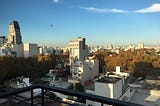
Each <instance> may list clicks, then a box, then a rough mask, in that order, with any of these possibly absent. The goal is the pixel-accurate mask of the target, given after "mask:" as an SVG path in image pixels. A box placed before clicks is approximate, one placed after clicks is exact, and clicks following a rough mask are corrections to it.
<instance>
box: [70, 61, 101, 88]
mask: <svg viewBox="0 0 160 106" xmlns="http://www.w3.org/2000/svg"><path fill="white" fill-rule="evenodd" d="M71 73H72V78H73V79H75V80H79V81H80V82H81V84H82V85H84V84H85V82H86V81H87V80H91V79H94V77H95V76H97V75H98V74H99V61H98V60H88V59H87V60H84V61H83V62H82V61H75V63H73V67H72V68H71Z"/></svg>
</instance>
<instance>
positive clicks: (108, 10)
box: [81, 7, 127, 13]
mask: <svg viewBox="0 0 160 106" xmlns="http://www.w3.org/2000/svg"><path fill="white" fill-rule="evenodd" d="M81 9H84V10H86V11H88V12H95V13H127V11H124V10H121V9H107V8H95V7H81Z"/></svg>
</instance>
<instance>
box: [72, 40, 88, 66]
mask: <svg viewBox="0 0 160 106" xmlns="http://www.w3.org/2000/svg"><path fill="white" fill-rule="evenodd" d="M85 43H86V42H85V38H81V37H79V38H76V39H74V40H73V41H70V43H69V49H70V50H69V52H70V56H69V58H70V63H72V62H73V61H83V60H84V59H85V57H88V45H86V44H85Z"/></svg>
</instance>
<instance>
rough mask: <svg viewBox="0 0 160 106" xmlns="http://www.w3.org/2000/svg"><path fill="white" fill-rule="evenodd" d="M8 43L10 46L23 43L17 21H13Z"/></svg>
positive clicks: (10, 26)
mask: <svg viewBox="0 0 160 106" xmlns="http://www.w3.org/2000/svg"><path fill="white" fill-rule="evenodd" d="M7 43H9V44H21V43H22V37H21V32H20V27H19V24H18V22H17V21H12V22H11V23H10V25H9V35H8V42H7Z"/></svg>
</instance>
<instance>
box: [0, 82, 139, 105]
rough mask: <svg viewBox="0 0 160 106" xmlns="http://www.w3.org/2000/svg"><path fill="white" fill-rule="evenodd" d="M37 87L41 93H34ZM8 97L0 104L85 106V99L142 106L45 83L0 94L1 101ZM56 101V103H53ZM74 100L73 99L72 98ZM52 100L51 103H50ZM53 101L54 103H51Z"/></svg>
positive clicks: (102, 103) (101, 102) (111, 103)
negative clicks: (68, 98) (66, 98)
mask: <svg viewBox="0 0 160 106" xmlns="http://www.w3.org/2000/svg"><path fill="white" fill-rule="evenodd" d="M35 89H40V91H41V92H40V93H39V94H38V95H35V94H34V90H35ZM25 92H29V96H28V98H25V99H24V98H21V97H20V96H19V94H22V93H25ZM47 92H54V93H55V92H56V93H60V94H64V95H69V96H72V97H77V98H83V100H84V103H80V101H76V102H74V103H73V102H72V103H71V102H65V101H62V99H56V98H54V99H53V98H50V97H49V96H47ZM14 97H16V98H17V99H18V98H19V100H17V101H14V102H13V98H14ZM4 99H7V100H8V102H7V103H6V104H0V106H22V105H23V106H62V105H60V104H58V103H61V104H65V106H66V105H68V106H85V100H91V101H94V102H99V103H100V104H101V106H103V105H104V104H108V105H114V106H142V105H138V104H134V103H129V102H124V101H120V100H116V99H110V98H105V97H101V96H97V95H92V94H87V93H82V92H76V91H72V90H67V89H62V88H57V87H50V86H45V85H33V86H29V87H25V88H21V89H16V90H13V91H9V92H5V93H1V94H0V101H3V100H4ZM53 101H54V103H53ZM72 101H73V100H72ZM48 102H50V104H49V103H48ZM51 102H52V104H51ZM0 103H1V102H0Z"/></svg>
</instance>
